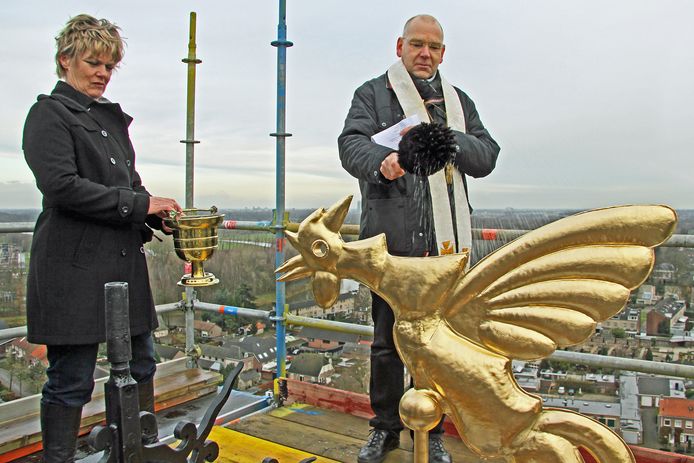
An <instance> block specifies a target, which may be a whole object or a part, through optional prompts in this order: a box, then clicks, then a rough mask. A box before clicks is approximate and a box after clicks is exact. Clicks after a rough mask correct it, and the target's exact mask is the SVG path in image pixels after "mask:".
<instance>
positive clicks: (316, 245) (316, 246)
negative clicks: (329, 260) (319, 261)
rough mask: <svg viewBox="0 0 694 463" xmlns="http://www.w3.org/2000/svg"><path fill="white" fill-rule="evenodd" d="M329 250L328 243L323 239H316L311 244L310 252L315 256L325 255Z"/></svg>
mask: <svg viewBox="0 0 694 463" xmlns="http://www.w3.org/2000/svg"><path fill="white" fill-rule="evenodd" d="M329 250H330V246H328V243H326V242H325V241H323V240H316V241H314V242H313V244H312V245H311V252H313V255H314V256H316V257H325V256H327V255H328V251H329Z"/></svg>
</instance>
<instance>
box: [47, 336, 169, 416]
mask: <svg viewBox="0 0 694 463" xmlns="http://www.w3.org/2000/svg"><path fill="white" fill-rule="evenodd" d="M130 342H131V345H132V353H133V358H132V360H130V374H131V375H132V377H133V379H135V381H137V382H138V383H146V382H148V381H150V380H151V379H152V378H153V377H154V372H155V371H156V369H157V362H156V360H155V359H154V344H153V343H152V334H151V333H144V334H141V335H138V336H133V337H132V338H130ZM46 347H47V354H48V363H49V366H48V369H47V370H46V375H47V376H48V381H46V384H44V385H43V391H42V394H43V395H42V398H41V402H42V403H44V404H53V405H60V406H63V407H81V406H83V405H84V404H86V403H87V402H89V401H90V400H91V398H92V391H93V390H94V368H95V366H96V355H97V352H98V350H99V344H81V345H66V346H46Z"/></svg>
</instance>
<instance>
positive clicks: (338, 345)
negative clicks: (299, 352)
mask: <svg viewBox="0 0 694 463" xmlns="http://www.w3.org/2000/svg"><path fill="white" fill-rule="evenodd" d="M296 336H297V337H298V338H301V339H305V340H306V341H307V342H308V347H309V348H311V349H315V350H319V351H321V352H334V351H337V350H341V349H342V347H343V346H344V345H345V344H347V343H353V344H358V343H359V342H361V340H362V338H363V336H360V335H358V334H352V333H340V332H338V331H331V330H324V329H321V328H315V327H311V326H304V327H303V328H302V329H301V330H300V331H297V332H296ZM367 339H368V340H369V341H370V340H371V339H372V337H371V336H369V337H368V338H367Z"/></svg>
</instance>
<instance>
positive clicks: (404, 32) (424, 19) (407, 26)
mask: <svg viewBox="0 0 694 463" xmlns="http://www.w3.org/2000/svg"><path fill="white" fill-rule="evenodd" d="M413 21H416V22H419V21H422V22H428V23H434V24H436V25H437V26H438V27H439V29H440V30H441V40H443V27H441V23H440V22H439V20H438V19H436V18H435V17H433V16H432V15H430V14H418V15H416V16H412V17H411V18H410V19H408V20H407V22H406V23H405V27H403V29H402V36H403V37H407V33H408V32H409V29H410V26H411V25H412V22H413Z"/></svg>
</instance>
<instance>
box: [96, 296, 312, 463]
mask: <svg viewBox="0 0 694 463" xmlns="http://www.w3.org/2000/svg"><path fill="white" fill-rule="evenodd" d="M104 294H105V297H106V337H107V346H106V351H107V356H108V361H109V362H110V363H111V374H110V376H109V379H108V381H107V382H106V384H105V385H104V389H105V391H106V395H105V399H106V426H96V427H95V428H94V429H92V432H91V434H90V435H89V443H90V444H91V446H92V447H94V449H96V450H97V451H103V452H104V453H103V455H102V457H101V459H100V460H99V463H126V462H127V463H146V462H153V463H157V462H171V463H202V462H204V461H214V460H216V459H217V457H218V456H219V445H218V444H217V443H216V442H213V441H210V440H207V436H209V434H210V431H212V427H213V426H214V424H215V421H216V420H217V416H218V415H219V412H220V411H221V410H222V407H224V404H225V403H226V401H227V399H228V398H229V396H230V395H231V392H232V390H233V388H234V386H235V385H236V383H237V380H238V377H239V375H240V374H241V370H242V369H243V362H239V363H238V364H237V365H236V367H235V368H234V369H233V370H232V371H231V373H230V374H229V376H228V377H227V379H226V381H224V387H222V390H221V391H220V393H219V394H218V395H217V397H215V399H214V400H213V401H212V403H211V404H210V406H209V407H208V408H207V411H206V412H205V414H204V415H203V417H202V420H201V421H200V425H199V426H195V424H193V423H191V422H190V421H181V422H179V423H178V424H177V425H176V428H175V429H174V437H175V438H176V439H178V440H179V441H180V443H179V444H178V445H177V446H176V447H175V448H174V447H171V446H169V445H167V444H165V443H163V442H158V441H157V442H154V443H152V444H145V443H143V439H142V438H143V436H156V435H157V420H156V417H155V416H154V415H153V414H152V413H150V412H141V411H139V409H140V407H139V403H138V391H137V382H135V380H134V379H133V378H132V376H130V366H129V362H130V359H131V358H132V351H131V346H130V322H129V317H128V284H127V283H120V282H113V283H106V285H105V287H104ZM280 389H281V390H282V387H280ZM284 390H285V392H286V382H285V383H284ZM315 460H316V457H310V458H305V459H303V460H301V462H300V463H310V462H313V461H315ZM263 463H279V462H278V461H277V460H276V459H274V458H270V457H268V458H265V459H264V460H263Z"/></svg>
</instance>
